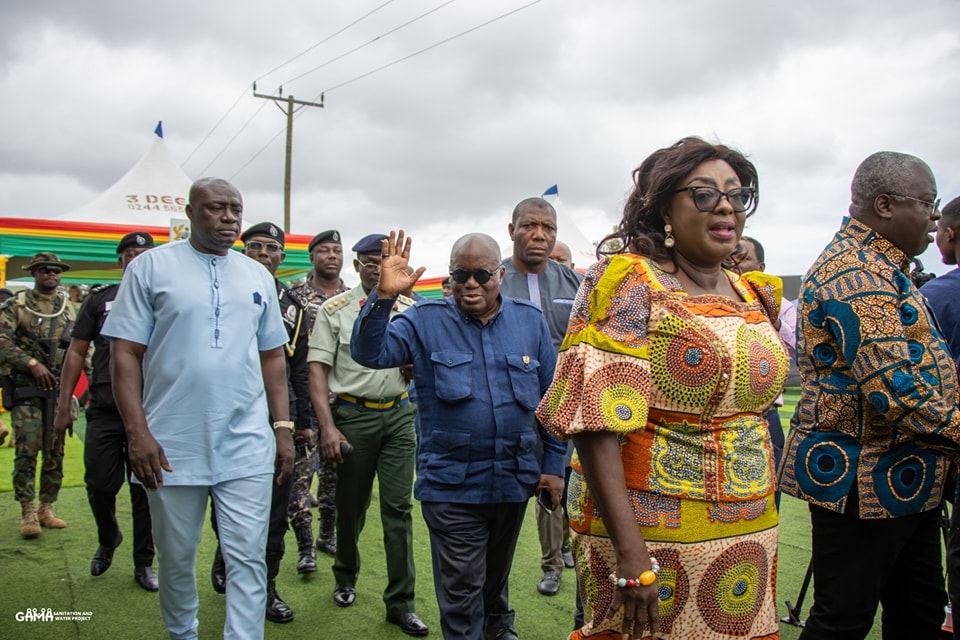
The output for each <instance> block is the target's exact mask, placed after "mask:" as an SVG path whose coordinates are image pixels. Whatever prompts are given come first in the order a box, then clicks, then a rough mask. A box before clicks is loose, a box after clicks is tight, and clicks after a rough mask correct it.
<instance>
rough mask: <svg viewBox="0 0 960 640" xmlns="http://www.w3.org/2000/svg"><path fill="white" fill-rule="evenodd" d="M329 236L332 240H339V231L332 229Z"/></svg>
mask: <svg viewBox="0 0 960 640" xmlns="http://www.w3.org/2000/svg"><path fill="white" fill-rule="evenodd" d="M331 237H332V238H333V241H334V242H340V233H339V232H337V231H334V232H333V236H331Z"/></svg>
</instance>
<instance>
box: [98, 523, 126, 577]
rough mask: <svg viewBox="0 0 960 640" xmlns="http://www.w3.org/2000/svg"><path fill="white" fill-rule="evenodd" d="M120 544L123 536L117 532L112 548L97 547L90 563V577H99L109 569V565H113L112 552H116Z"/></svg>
mask: <svg viewBox="0 0 960 640" xmlns="http://www.w3.org/2000/svg"><path fill="white" fill-rule="evenodd" d="M121 542H123V534H122V533H120V532H119V531H118V532H117V542H116V544H114V545H113V546H112V547H108V546H105V545H100V546H99V547H97V550H96V552H95V553H94V554H93V559H92V560H91V561H90V575H92V576H99V575H101V574H102V573H104V572H106V570H107V569H109V568H110V565H111V564H113V552H114V551H116V550H117V547H119V546H120V543H121Z"/></svg>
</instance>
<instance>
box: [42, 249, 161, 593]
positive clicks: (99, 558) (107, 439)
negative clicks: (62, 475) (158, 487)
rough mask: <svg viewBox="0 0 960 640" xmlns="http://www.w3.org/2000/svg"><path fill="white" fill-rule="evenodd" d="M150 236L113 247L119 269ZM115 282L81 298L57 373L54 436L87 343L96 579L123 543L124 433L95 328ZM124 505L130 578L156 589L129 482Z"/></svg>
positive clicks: (66, 416) (63, 424)
mask: <svg viewBox="0 0 960 640" xmlns="http://www.w3.org/2000/svg"><path fill="white" fill-rule="evenodd" d="M153 246H154V245H153V236H151V235H150V234H149V233H146V232H144V231H134V232H133V233H128V234H127V235H125V236H123V238H121V239H120V242H119V244H117V254H118V255H119V258H118V259H117V262H119V263H120V267H121V269H123V270H124V271H125V270H126V268H127V265H128V264H130V262H131V261H132V260H133V259H134V258H136V257H137V256H138V255H140V254H141V253H143V252H144V251H147V250H148V249H150V248H152V247H153ZM118 288H119V285H118V284H106V285H100V286H96V287H94V288H93V289H91V290H90V295H89V296H87V298H86V300H84V302H83V304H82V306H81V307H80V313H79V314H78V315H77V324H76V326H74V328H73V336H72V340H71V341H70V348H69V349H68V350H67V354H66V356H65V357H64V361H63V371H62V372H61V374H60V400H59V404H58V406H57V415H56V418H55V419H54V426H55V427H56V430H57V435H58V437H59V438H61V439H62V438H63V437H64V434H65V432H66V430H67V429H68V428H70V429H71V431H72V428H73V417H72V415H71V414H70V410H69V407H70V398H71V396H72V394H73V389H74V387H76V386H77V380H79V378H80V372H81V371H82V370H83V368H84V363H85V361H86V357H87V352H88V351H89V350H90V343H91V342H92V343H93V345H94V352H93V373H92V375H91V378H90V405H89V407H88V408H87V431H86V434H85V435H84V442H83V463H84V467H85V472H84V476H83V479H84V482H86V484H87V500H88V501H89V502H90V509H91V510H92V511H93V519H94V521H95V522H96V523H97V537H98V540H99V546H98V547H97V550H96V552H95V553H94V554H93V559H92V560H91V561H90V575H93V576H99V575H101V574H102V573H104V572H105V571H106V570H107V569H109V568H110V565H111V564H112V563H113V552H114V551H115V550H116V548H117V547H118V546H119V545H120V542H121V541H122V540H123V535H122V533H121V531H120V527H119V526H118V524H117V493H118V492H119V491H120V488H121V487H122V486H123V481H124V479H125V478H127V477H129V474H130V463H129V460H127V433H126V430H125V429H124V426H123V420H122V419H121V418H120V412H119V411H118V410H117V405H116V403H115V402H114V400H113V386H112V385H111V384H110V343H109V342H108V341H107V340H106V339H105V338H103V337H102V336H101V335H100V329H101V328H102V327H103V323H104V322H105V321H106V319H107V315H108V314H109V313H110V307H111V305H112V304H113V300H114V298H116V297H117V289H118ZM130 506H131V508H132V511H133V566H134V571H133V576H134V579H135V580H136V581H137V584H139V585H140V586H141V587H143V588H144V589H146V590H147V591H156V590H157V589H158V585H157V576H156V574H155V573H154V572H153V568H152V567H151V565H152V564H153V557H154V548H153V535H152V533H151V531H150V526H151V523H150V505H149V503H148V502H147V493H146V491H144V489H143V486H142V485H139V484H134V483H131V484H130Z"/></svg>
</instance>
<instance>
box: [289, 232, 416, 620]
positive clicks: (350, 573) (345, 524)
mask: <svg viewBox="0 0 960 640" xmlns="http://www.w3.org/2000/svg"><path fill="white" fill-rule="evenodd" d="M386 237H387V236H385V235H383V234H379V233H377V234H371V235H368V236H366V237H364V238H362V239H361V240H360V241H359V242H357V244H355V245H354V247H353V250H354V251H355V252H356V254H357V256H356V259H355V260H354V261H353V266H354V268H355V269H356V270H357V272H358V273H359V274H360V285H361V286H360V287H357V288H355V289H352V290H350V291H347V292H346V293H343V294H341V295H339V296H336V297H334V298H331V299H329V300H327V301H326V302H325V303H324V304H323V307H321V310H320V313H318V314H317V319H316V323H315V324H314V327H313V333H312V334H311V336H310V353H309V355H308V356H307V360H308V361H309V363H310V364H309V366H310V399H311V400H312V402H313V408H314V411H315V412H316V415H317V421H318V422H319V425H320V447H321V451H322V453H323V457H324V458H325V459H327V460H331V461H336V462H338V463H341V465H340V468H339V469H338V471H337V490H336V504H337V552H336V554H335V556H334V562H333V575H334V579H335V580H336V586H335V588H334V592H333V600H334V603H336V605H337V606H340V607H349V606H351V605H353V604H354V602H355V601H356V597H357V592H356V583H357V579H358V577H359V574H360V550H359V549H358V547H357V542H358V540H359V538H360V532H361V531H362V530H363V525H364V521H365V519H366V511H367V507H368V506H369V505H370V496H371V492H372V490H373V480H374V477H376V478H377V480H378V482H379V485H380V519H381V521H382V523H383V546H384V549H385V551H386V556H387V585H386V588H385V589H384V592H383V601H384V603H385V604H386V607H387V616H386V617H387V622H390V623H393V624H396V625H397V626H399V627H400V629H401V631H403V632H404V633H406V634H407V635H411V636H424V635H426V634H427V633H429V628H428V627H427V625H425V624H424V623H423V622H422V621H421V620H420V618H418V617H417V614H416V613H415V612H414V587H415V586H416V585H415V583H416V571H415V568H414V563H413V542H412V541H413V518H412V516H411V513H412V511H413V495H412V494H413V468H414V461H415V457H416V447H417V435H416V431H415V427H414V419H415V414H416V409H415V407H414V406H413V404H412V403H410V398H409V394H408V392H407V386H408V384H409V381H408V380H407V379H406V378H405V377H404V376H403V374H402V373H401V372H400V370H399V369H397V368H394V369H369V368H367V367H364V366H362V365H360V364H358V363H357V362H356V361H355V360H354V359H353V357H352V356H351V355H350V335H351V333H352V331H353V323H354V321H355V320H356V319H357V316H358V315H359V314H360V307H361V306H363V302H364V301H365V300H366V298H367V295H369V293H370V291H372V290H373V289H374V288H375V287H376V286H377V282H378V281H379V279H380V260H381V258H380V252H381V246H382V242H381V241H382V240H383V239H385V238H386ZM396 304H397V306H396V312H397V313H399V312H402V311H403V310H405V309H407V308H409V307H410V306H411V305H412V304H413V300H411V299H410V298H407V297H405V296H399V297H398V298H397V303H396ZM331 392H332V393H334V394H335V398H334V402H333V405H332V406H331V404H330V393H331ZM343 442H349V443H350V444H351V445H352V446H353V453H352V454H351V455H350V456H349V457H347V458H343V456H342V455H341V443H343Z"/></svg>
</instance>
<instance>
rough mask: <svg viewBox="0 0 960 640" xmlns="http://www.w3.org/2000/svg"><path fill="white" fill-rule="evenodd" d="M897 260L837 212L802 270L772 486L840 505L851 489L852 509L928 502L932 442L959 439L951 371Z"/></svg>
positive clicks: (918, 507) (949, 445)
mask: <svg viewBox="0 0 960 640" xmlns="http://www.w3.org/2000/svg"><path fill="white" fill-rule="evenodd" d="M908 264H909V260H908V258H907V256H905V255H904V253H903V252H902V251H900V249H898V248H897V247H895V246H894V245H893V244H892V243H890V242H889V241H888V240H886V239H885V238H883V237H882V236H880V235H879V234H877V233H876V232H874V231H873V230H872V229H870V228H869V227H867V226H865V225H863V224H862V223H860V222H858V221H856V220H854V219H851V218H847V219H845V220H844V222H843V226H842V227H841V228H840V231H838V232H837V234H836V235H835V236H834V238H833V240H832V241H831V242H830V244H828V245H827V247H826V248H825V249H824V250H823V253H821V254H820V257H819V258H818V259H817V261H816V262H815V263H814V264H813V266H812V267H810V270H809V271H808V272H807V275H806V276H805V277H804V281H803V286H802V288H801V290H800V299H799V308H798V310H797V364H798V366H799V368H800V376H801V378H802V382H803V384H802V394H801V396H800V401H799V402H798V403H797V410H796V413H795V414H794V416H793V420H792V421H791V423H790V434H789V435H788V437H787V442H786V445H785V447H784V460H783V464H782V465H781V470H780V488H781V490H782V491H783V492H784V493H788V494H790V495H792V496H796V497H798V498H801V499H803V500H806V501H808V502H811V503H813V504H816V505H819V506H821V507H823V508H825V509H832V510H833V511H837V512H839V513H844V512H845V510H846V507H847V500H848V497H849V496H850V495H851V494H852V493H854V492H855V493H856V495H857V496H859V500H858V501H857V505H856V506H857V507H858V508H859V515H860V518H861V519H878V518H896V517H901V516H905V515H910V514H914V513H920V512H923V511H928V510H930V509H936V508H937V507H939V505H940V502H941V501H942V499H943V489H944V483H945V480H946V476H947V467H948V462H947V460H946V459H945V458H944V456H943V455H942V453H941V451H942V450H943V449H947V450H953V451H956V449H955V447H956V444H955V443H956V442H958V441H960V412H958V410H957V372H956V367H955V364H954V361H953V358H952V357H951V355H950V351H949V348H948V346H947V344H946V342H945V341H944V339H943V336H942V335H941V333H940V331H939V330H938V329H937V328H936V326H935V324H934V323H933V322H932V313H930V312H929V310H928V309H927V306H926V304H925V302H924V299H923V296H922V294H921V293H920V292H919V291H917V289H916V288H915V287H914V286H913V283H912V282H911V281H910V278H909V277H908V276H907V268H908ZM938 449H939V450H938Z"/></svg>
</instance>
